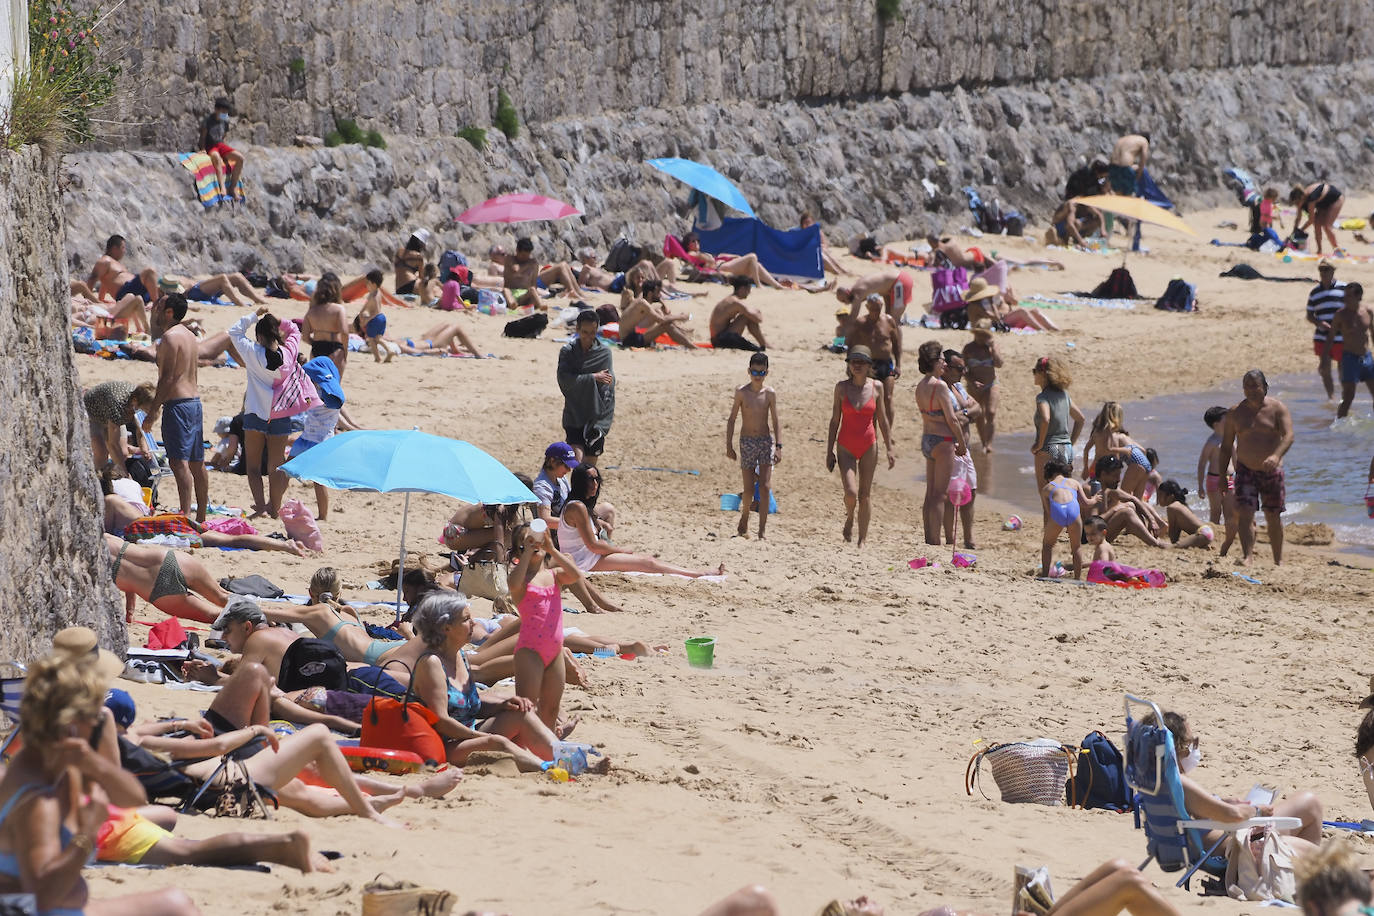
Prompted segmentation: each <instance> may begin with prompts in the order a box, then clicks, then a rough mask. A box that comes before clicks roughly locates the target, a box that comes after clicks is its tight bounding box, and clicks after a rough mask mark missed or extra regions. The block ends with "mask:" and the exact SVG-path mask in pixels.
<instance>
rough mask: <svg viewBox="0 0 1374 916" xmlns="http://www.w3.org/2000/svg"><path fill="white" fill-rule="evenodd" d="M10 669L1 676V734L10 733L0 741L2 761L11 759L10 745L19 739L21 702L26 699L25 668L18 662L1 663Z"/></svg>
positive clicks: (3, 666) (0, 757)
mask: <svg viewBox="0 0 1374 916" xmlns="http://www.w3.org/2000/svg"><path fill="white" fill-rule="evenodd" d="M0 668H5V669H9V670H8V671H7V672H6V673H5V674H4V675H3V676H0V733H3V732H8V733H9V734H7V735H5V738H4V740H3V741H0V760H5V759H7V758H8V757H9V749H10V745H11V744H13V743H14V739H16V738H18V737H19V701H20V700H22V699H23V698H24V666H23V665H21V664H19V663H18V662H4V663H0Z"/></svg>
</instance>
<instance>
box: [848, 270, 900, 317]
mask: <svg viewBox="0 0 1374 916" xmlns="http://www.w3.org/2000/svg"><path fill="white" fill-rule="evenodd" d="M874 293H876V294H878V295H879V296H882V297H883V300H884V301H885V302H886V303H887V313H888V314H889V315H891V316H892V320H893V321H895V322H897V323H898V324H901V322H902V316H903V315H904V314H906V307H907V306H908V305H910V304H911V298H912V296H914V295H915V293H916V274H915V273H913V272H912V271H910V270H907V269H905V268H902V269H898V268H896V267H888V268H885V269H883V270H880V271H879V272H878V273H875V274H869V275H868V276H866V277H861V278H859V279H858V280H853V281H849V280H846V281H845V282H844V283H841V284H839V285H838V286H836V287H835V298H836V299H838V300H840V301H841V302H843V303H844V304H845V305H847V306H849V320H850V322H851V323H852V322H854V321H856V320H857V319H858V317H859V307H860V306H861V305H863V303H864V301H865V300H867V299H868V297H869V296H871V295H873V294H874Z"/></svg>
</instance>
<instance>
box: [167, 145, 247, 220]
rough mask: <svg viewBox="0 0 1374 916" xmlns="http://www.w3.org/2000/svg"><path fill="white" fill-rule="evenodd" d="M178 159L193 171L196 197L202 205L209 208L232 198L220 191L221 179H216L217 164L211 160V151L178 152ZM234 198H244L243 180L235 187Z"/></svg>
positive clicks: (182, 165)
mask: <svg viewBox="0 0 1374 916" xmlns="http://www.w3.org/2000/svg"><path fill="white" fill-rule="evenodd" d="M177 161H178V162H180V163H181V167H182V168H184V169H185V170H186V171H188V172H190V173H191V179H192V181H193V182H194V185H195V189H196V197H197V198H198V199H199V200H200V203H201V206H203V207H205V208H206V209H209V208H210V207H213V206H215V205H216V204H222V203H225V202H227V201H229V200H230V198H228V197H225V196H224V195H223V194H221V193H220V181H218V180H216V178H217V176H216V175H215V164H214V163H213V162H212V161H211V160H210V154H209V153H177ZM233 199H234V200H237V201H241V200H243V181H242V180H241V179H240V181H239V183H238V184H237V185H235V187H234V197H233Z"/></svg>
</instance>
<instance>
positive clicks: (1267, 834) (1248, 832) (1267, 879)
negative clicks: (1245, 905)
mask: <svg viewBox="0 0 1374 916" xmlns="http://www.w3.org/2000/svg"><path fill="white" fill-rule="evenodd" d="M1294 858H1295V856H1294V853H1293V843H1292V841H1291V839H1290V838H1289V837H1287V836H1284V835H1283V834H1281V833H1275V832H1274V831H1273V830H1270V829H1269V828H1267V827H1255V828H1252V827H1245V828H1243V829H1241V830H1237V831H1235V832H1234V833H1232V834H1231V835H1230V836H1228V837H1227V838H1226V893H1227V895H1228V896H1230V897H1232V898H1234V899H1236V900H1282V901H1284V902H1285V903H1292V902H1293V897H1294V894H1295V892H1296V890H1297V881H1296V879H1295V878H1294V877H1293V859H1294Z"/></svg>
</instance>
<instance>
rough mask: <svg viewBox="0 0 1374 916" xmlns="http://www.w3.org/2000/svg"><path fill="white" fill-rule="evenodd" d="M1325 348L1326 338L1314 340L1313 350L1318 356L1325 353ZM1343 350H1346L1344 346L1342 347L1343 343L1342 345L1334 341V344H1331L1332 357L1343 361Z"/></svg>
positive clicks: (1337, 360)
mask: <svg viewBox="0 0 1374 916" xmlns="http://www.w3.org/2000/svg"><path fill="white" fill-rule="evenodd" d="M1325 350H1326V341H1324V340H1314V341H1312V352H1313V353H1315V354H1317V356H1318V357H1320V356H1321V355H1322V353H1323V352H1324V351H1325ZM1343 352H1345V351H1344V348H1342V347H1341V345H1340V344H1339V343H1333V344H1332V345H1331V358H1332V359H1334V360H1335V361H1336V362H1340V361H1341V354H1342V353H1343Z"/></svg>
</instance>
